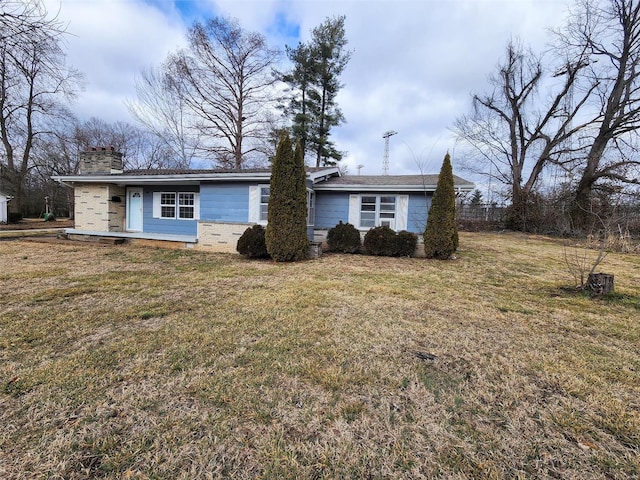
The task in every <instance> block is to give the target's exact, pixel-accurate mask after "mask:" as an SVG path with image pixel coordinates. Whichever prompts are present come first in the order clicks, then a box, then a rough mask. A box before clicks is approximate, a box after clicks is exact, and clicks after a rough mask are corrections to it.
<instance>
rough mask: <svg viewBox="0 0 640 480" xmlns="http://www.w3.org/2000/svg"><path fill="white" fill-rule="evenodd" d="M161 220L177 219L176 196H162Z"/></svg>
mask: <svg viewBox="0 0 640 480" xmlns="http://www.w3.org/2000/svg"><path fill="white" fill-rule="evenodd" d="M160 218H176V194H175V193H161V194H160Z"/></svg>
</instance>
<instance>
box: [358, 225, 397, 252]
mask: <svg viewBox="0 0 640 480" xmlns="http://www.w3.org/2000/svg"><path fill="white" fill-rule="evenodd" d="M364 248H365V250H366V251H367V253H368V254H369V255H383V256H387V257H392V256H393V255H394V254H395V251H396V232H394V231H393V230H391V229H390V228H389V227H386V226H384V227H374V228H372V229H371V230H369V231H368V232H367V234H366V235H365V236H364Z"/></svg>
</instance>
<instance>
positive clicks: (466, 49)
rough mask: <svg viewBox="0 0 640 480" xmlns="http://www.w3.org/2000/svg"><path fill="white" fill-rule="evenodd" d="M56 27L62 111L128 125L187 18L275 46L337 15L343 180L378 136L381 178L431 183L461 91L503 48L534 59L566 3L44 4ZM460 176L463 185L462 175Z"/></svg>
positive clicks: (449, 138)
mask: <svg viewBox="0 0 640 480" xmlns="http://www.w3.org/2000/svg"><path fill="white" fill-rule="evenodd" d="M47 4H48V5H49V11H50V12H53V13H55V12H56V11H59V18H60V19H61V20H64V21H65V22H67V23H68V28H67V29H68V32H69V33H70V34H71V35H70V36H68V38H67V41H66V43H67V45H66V49H67V53H68V62H69V64H71V65H73V66H75V67H76V68H78V69H79V70H80V71H82V72H83V73H84V74H85V78H86V82H87V83H86V89H85V91H84V93H83V94H82V95H81V96H80V98H79V99H78V101H77V102H76V104H75V107H74V110H75V111H76V113H77V115H78V116H79V117H80V118H81V119H87V118H89V117H92V116H95V117H100V118H102V119H104V120H106V121H109V122H115V121H118V120H122V121H126V122H130V123H134V120H133V119H132V118H131V116H130V115H129V112H128V111H127V108H126V107H125V105H124V101H125V100H126V99H127V98H134V96H135V90H134V79H135V77H136V75H139V73H140V71H141V69H143V68H145V67H149V66H151V65H157V64H158V63H160V62H161V61H163V60H164V58H165V57H166V55H167V53H168V52H170V51H173V50H176V49H177V48H178V47H180V46H182V45H183V44H184V42H185V39H184V37H185V31H186V29H187V28H188V27H189V26H190V25H191V24H192V23H193V21H194V20H203V19H206V18H209V17H212V16H216V15H221V16H231V17H235V18H237V19H239V21H240V23H241V25H242V26H243V28H245V29H247V30H251V31H257V32H260V33H262V34H264V35H265V36H266V37H267V39H268V40H269V42H270V44H271V45H272V46H277V47H280V48H283V47H284V46H285V45H291V46H295V45H296V44H297V43H298V41H307V40H308V39H309V36H310V30H311V29H312V28H313V27H315V26H317V25H318V24H320V23H322V22H323V21H324V20H325V18H327V17H332V16H337V15H346V32H347V37H348V40H349V45H348V48H349V49H350V50H352V51H353V56H352V59H351V61H350V63H349V64H348V66H347V68H346V70H345V72H344V74H343V76H342V80H343V82H344V84H345V86H344V88H343V89H342V90H341V92H340V94H339V96H338V103H339V105H340V107H341V108H342V111H343V113H344V115H345V117H346V119H347V123H346V124H344V125H343V126H341V127H339V128H337V129H335V130H334V132H333V138H334V140H335V142H336V143H337V146H338V148H339V149H340V150H343V151H347V152H348V154H347V156H346V159H345V162H344V163H345V164H346V166H347V169H348V172H349V173H351V174H355V173H357V166H358V165H363V168H362V170H361V172H362V174H363V175H374V174H380V173H382V160H383V154H384V140H383V138H382V134H383V133H384V132H385V131H387V130H395V131H397V132H398V133H397V135H395V136H393V137H392V138H391V143H390V161H389V163H390V169H389V173H390V174H392V175H393V174H396V175H401V174H414V173H420V171H421V170H422V171H423V172H424V173H437V172H438V170H439V168H440V165H441V162H442V159H443V157H444V155H445V153H446V152H447V150H448V151H450V153H452V156H453V161H454V171H455V173H457V174H459V175H461V176H465V172H463V171H459V170H457V169H456V160H457V158H456V152H455V139H454V137H453V135H452V134H451V132H450V128H451V126H452V124H453V121H454V120H455V119H456V117H458V116H460V115H462V114H464V113H467V112H469V111H470V108H471V93H481V92H483V91H486V90H487V89H488V86H487V76H488V74H490V73H491V72H492V70H493V69H494V67H495V66H496V64H497V63H498V61H499V60H500V58H501V56H502V54H503V51H504V48H505V45H506V43H507V42H508V41H509V39H511V38H519V39H520V40H521V41H522V42H523V43H524V44H527V45H531V46H532V47H533V48H534V49H535V50H542V49H544V48H545V45H546V44H547V42H548V41H549V32H548V31H549V28H553V27H558V26H560V25H562V23H563V22H564V20H565V18H566V14H567V5H568V4H569V0H395V1H393V0H341V1H331V0H229V1H216V0H175V1H174V0H47ZM466 176H467V177H469V178H471V177H470V174H469V175H466Z"/></svg>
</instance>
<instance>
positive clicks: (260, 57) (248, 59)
mask: <svg viewBox="0 0 640 480" xmlns="http://www.w3.org/2000/svg"><path fill="white" fill-rule="evenodd" d="M188 39H189V47H188V48H187V49H186V50H184V51H181V52H178V53H177V54H175V55H172V56H170V58H169V61H168V65H170V66H171V67H170V69H169V70H168V71H170V72H172V81H173V82H175V85H176V86H177V87H178V88H177V91H179V92H181V94H183V99H184V101H185V103H186V104H187V105H188V106H189V107H190V108H191V110H192V111H193V113H194V115H196V117H197V119H198V121H197V127H198V128H199V129H200V132H201V133H202V135H203V136H204V137H205V138H207V139H212V140H214V141H213V142H210V143H208V144H206V145H202V149H204V150H205V151H207V152H208V153H209V154H212V155H213V156H214V158H215V160H216V161H217V163H218V164H219V165H221V166H225V167H230V168H234V169H240V168H242V167H243V165H244V164H245V163H246V162H248V161H251V158H250V157H251V156H252V155H253V154H254V153H256V152H257V151H258V150H257V149H258V143H259V142H256V141H257V140H260V139H261V138H263V137H264V136H265V135H266V133H267V132H266V129H265V122H266V120H267V118H266V114H267V112H268V110H269V107H270V105H271V102H272V101H273V100H274V99H273V97H272V86H273V85H274V83H275V82H276V78H275V76H274V75H272V72H271V68H272V66H273V65H274V64H275V62H276V61H277V59H278V58H279V55H280V53H279V51H278V50H274V49H272V48H270V47H269V46H268V45H267V43H266V40H265V38H264V37H263V36H262V35H260V34H258V33H251V32H247V31H245V30H243V29H242V28H241V27H240V26H239V24H238V22H237V21H235V20H231V19H224V18H214V19H211V20H209V21H207V22H206V23H204V24H202V23H196V24H195V25H194V26H193V27H192V28H191V30H190V31H189V35H188Z"/></svg>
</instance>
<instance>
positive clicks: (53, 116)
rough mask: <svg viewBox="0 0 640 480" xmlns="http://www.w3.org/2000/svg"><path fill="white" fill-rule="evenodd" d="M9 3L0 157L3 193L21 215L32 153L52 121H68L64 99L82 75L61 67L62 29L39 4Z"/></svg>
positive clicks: (1, 44) (1, 55) (1, 51)
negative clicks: (2, 165) (19, 4)
mask: <svg viewBox="0 0 640 480" xmlns="http://www.w3.org/2000/svg"><path fill="white" fill-rule="evenodd" d="M10 4H11V6H12V10H10V16H3V18H2V23H3V28H4V27H5V26H6V24H12V25H13V30H11V29H9V34H6V33H5V34H3V35H2V41H0V134H1V136H2V145H1V147H2V156H1V157H0V158H1V159H2V162H1V163H2V164H4V168H3V169H2V170H3V175H2V180H3V181H4V183H5V185H4V187H3V189H6V190H8V191H9V193H11V194H12V195H13V196H14V200H13V202H12V203H11V208H12V210H13V211H20V209H21V205H22V201H23V195H24V184H25V181H26V179H27V176H28V173H29V170H30V169H31V168H32V154H33V150H34V148H35V147H36V145H37V142H38V140H39V138H40V137H41V136H43V135H45V134H46V133H47V131H48V130H49V129H50V125H51V123H52V121H53V120H60V119H65V118H68V116H69V112H68V111H67V109H66V108H65V107H64V104H63V100H68V99H69V98H71V97H73V96H74V95H75V93H76V92H77V91H78V89H79V88H80V86H81V75H80V74H79V73H78V72H77V71H75V70H74V69H72V68H69V67H67V66H66V64H65V55H64V52H63V51H62V49H61V47H60V34H61V33H60V32H61V30H60V29H61V28H62V26H61V24H60V23H59V22H57V21H52V20H50V19H48V17H47V13H46V10H44V7H42V4H41V3H40V2H37V1H35V0H34V1H29V2H25V3H22V8H20V7H19V6H16V5H15V2H10ZM5 13H6V12H5ZM12 22H14V23H12ZM27 37H28V39H27ZM23 40H24V41H23Z"/></svg>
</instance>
